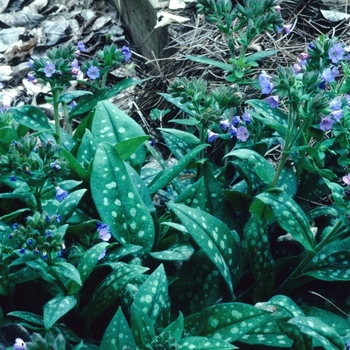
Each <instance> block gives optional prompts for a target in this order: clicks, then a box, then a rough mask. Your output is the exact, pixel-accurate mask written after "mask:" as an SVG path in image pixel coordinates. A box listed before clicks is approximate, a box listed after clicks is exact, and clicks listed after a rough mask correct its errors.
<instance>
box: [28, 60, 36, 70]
mask: <svg viewBox="0 0 350 350" xmlns="http://www.w3.org/2000/svg"><path fill="white" fill-rule="evenodd" d="M27 64H28V67H29V68H34V61H33V60H32V59H30V60H29V61H28V63H27Z"/></svg>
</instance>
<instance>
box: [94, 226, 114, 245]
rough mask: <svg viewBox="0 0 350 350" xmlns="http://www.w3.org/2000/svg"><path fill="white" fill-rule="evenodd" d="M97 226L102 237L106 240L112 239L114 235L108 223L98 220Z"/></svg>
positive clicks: (99, 235)
mask: <svg viewBox="0 0 350 350" xmlns="http://www.w3.org/2000/svg"><path fill="white" fill-rule="evenodd" d="M96 227H97V230H98V237H99V238H100V239H102V240H103V241H106V242H107V241H109V240H110V239H111V237H112V235H111V231H110V229H109V226H108V225H106V224H103V223H100V222H98V223H96Z"/></svg>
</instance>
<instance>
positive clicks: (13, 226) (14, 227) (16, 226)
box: [11, 222, 18, 230]
mask: <svg viewBox="0 0 350 350" xmlns="http://www.w3.org/2000/svg"><path fill="white" fill-rule="evenodd" d="M11 228H12V230H16V229H17V228H18V224H17V223H16V222H15V223H14V224H12V225H11Z"/></svg>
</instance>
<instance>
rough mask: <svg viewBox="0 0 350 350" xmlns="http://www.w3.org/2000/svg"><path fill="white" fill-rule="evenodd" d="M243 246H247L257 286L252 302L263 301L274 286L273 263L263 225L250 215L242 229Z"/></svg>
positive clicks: (265, 228)
mask: <svg viewBox="0 0 350 350" xmlns="http://www.w3.org/2000/svg"><path fill="white" fill-rule="evenodd" d="M244 244H245V245H246V246H247V250H248V257H249V261H250V266H251V268H252V271H253V275H254V278H255V280H256V281H257V285H256V287H255V288H254V301H255V302H257V301H260V300H264V299H265V298H266V297H267V296H268V295H271V293H273V291H274V286H275V262H274V260H273V257H272V254H271V248H270V242H269V234H268V230H267V226H266V225H265V223H264V222H263V221H262V220H261V219H260V218H258V217H256V216H255V215H252V216H251V217H250V219H249V221H248V222H247V223H246V225H245V227H244Z"/></svg>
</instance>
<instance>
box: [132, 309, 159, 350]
mask: <svg viewBox="0 0 350 350" xmlns="http://www.w3.org/2000/svg"><path fill="white" fill-rule="evenodd" d="M130 323H131V332H132V334H133V336H134V339H135V342H136V345H137V346H138V349H146V345H147V344H149V343H150V342H151V341H152V339H153V337H154V336H155V335H156V333H155V330H154V326H153V323H152V320H151V319H150V317H149V316H148V315H147V314H145V313H144V312H142V311H141V310H140V308H139V307H138V306H137V305H135V304H132V305H131V312H130Z"/></svg>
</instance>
